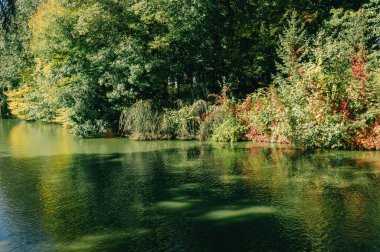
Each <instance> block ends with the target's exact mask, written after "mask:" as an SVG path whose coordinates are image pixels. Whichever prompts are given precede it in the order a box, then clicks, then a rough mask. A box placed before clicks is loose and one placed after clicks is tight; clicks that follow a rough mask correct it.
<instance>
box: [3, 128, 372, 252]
mask: <svg viewBox="0 0 380 252" xmlns="http://www.w3.org/2000/svg"><path fill="white" fill-rule="evenodd" d="M27 127H30V125H28V126H27ZM43 127H45V126H43ZM0 129H1V127H0ZM3 129H4V126H3ZM9 130H10V131H11V129H9ZM9 130H8V131H9ZM17 130H19V129H17ZM30 130H33V128H30ZM0 131H1V130H0ZM13 132H16V131H13ZM36 132H37V131H36ZM54 132H55V131H54V130H53V133H52V134H56V133H54ZM2 134H5V133H2ZM36 134H37V135H36V136H35V137H37V138H39V137H42V136H39V134H40V133H38V132H37V133H36ZM24 137H26V138H27V137H28V134H27V135H24ZM15 140H17V139H13V140H12V141H15ZM0 141H3V142H2V144H3V146H5V143H4V140H0ZM50 141H53V140H50ZM73 141H74V140H67V142H66V143H64V148H68V150H69V149H70V148H71V146H74V148H77V149H76V151H75V153H72V152H66V151H60V149H59V148H60V147H59V144H58V143H55V144H56V145H52V146H57V147H56V148H58V149H56V150H54V151H50V152H49V150H47V149H46V148H45V147H36V148H37V149H38V148H39V150H42V151H45V152H44V155H40V154H39V153H36V155H35V156H33V155H30V152H29V149H30V148H31V147H32V146H33V141H32V140H31V141H30V142H29V143H28V147H27V148H28V149H22V151H20V152H17V151H18V150H15V148H17V144H15V143H19V142H20V143H21V140H20V141H18V140H17V141H16V142H14V143H13V146H12V143H10V145H9V146H10V147H9V148H8V150H5V152H7V153H8V154H6V155H0V250H1V251H20V250H21V251H25V250H27V251H41V250H42V251H43V250H48V251H50V250H58V251H94V250H95V251H104V250H108V251H109V250H111V251H299V250H301V251H305V250H306V251H309V250H317V251H320V250H327V251H330V250H347V251H362V250H378V249H379V247H380V190H379V189H380V188H379V187H380V155H379V153H371V152H366V153H364V152H331V151H330V152H314V153H305V152H302V151H300V150H296V149H292V148H289V147H284V146H265V145H261V146H258V145H254V144H237V145H229V144H217V145H213V144H201V145H194V144H192V143H189V144H188V143H186V144H185V143H182V144H179V143H175V144H173V146H170V143H165V144H166V146H165V149H161V150H158V149H157V148H156V146H155V143H151V146H154V147H152V148H150V149H148V148H146V147H147V146H148V145H147V144H146V143H141V144H142V145H143V146H142V147H141V146H137V145H138V144H140V143H134V144H136V146H135V147H133V148H134V149H133V151H127V152H122V151H121V152H115V148H114V147H110V146H109V143H108V142H107V143H105V144H104V143H100V142H101V141H92V143H93V144H94V143H96V146H98V147H99V146H100V147H101V148H104V150H102V151H96V152H95V153H87V151H88V150H96V148H95V147H96V146H93V147H89V146H88V145H87V143H86V142H84V143H81V145H80V146H79V145H78V143H76V142H75V141H74V142H73ZM117 141H121V143H122V141H125V140H123V139H118V140H117ZM117 141H115V143H116V142H117ZM90 142H91V141H90ZM121 143H119V142H117V144H116V145H117V146H121V145H122V144H121ZM159 144H160V143H159ZM78 146H79V147H78ZM104 146H106V147H104ZM82 147H83V148H84V149H86V153H83V151H82V150H83V149H81V148H82ZM139 150H141V151H139ZM12 151H15V152H16V154H15V155H12ZM57 153H61V154H57ZM26 154H28V155H26ZM48 154H49V155H48Z"/></svg>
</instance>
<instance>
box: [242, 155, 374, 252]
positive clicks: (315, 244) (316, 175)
mask: <svg viewBox="0 0 380 252" xmlns="http://www.w3.org/2000/svg"><path fill="white" fill-rule="evenodd" d="M375 160H379V159H376V158H375ZM378 167H379V166H378V162H373V153H360V154H359V153H358V152H336V153H334V152H328V153H324V152H317V153H300V152H294V153H289V152H288V151H286V150H285V151H284V150H282V149H262V148H261V149H257V148H252V149H251V156H250V157H248V159H247V162H246V164H245V167H244V174H245V178H246V179H245V181H246V183H248V184H250V185H251V186H252V187H253V188H257V187H258V186H259V187H260V186H261V187H264V188H265V189H267V190H268V194H270V197H272V204H274V205H276V206H277V207H278V209H280V210H279V214H278V219H279V222H280V223H281V224H282V226H283V229H284V232H285V233H286V234H287V235H288V236H289V239H292V235H293V234H294V233H296V232H297V229H299V226H301V227H302V230H303V231H302V232H303V233H304V234H305V235H306V237H305V238H306V239H307V241H308V243H309V246H310V247H309V249H312V250H319V249H322V250H323V249H332V248H335V249H342V248H347V249H350V248H353V247H355V246H356V245H357V243H360V242H363V240H362V238H364V237H367V238H368V236H371V233H369V232H368V231H367V230H366V229H367V228H368V226H369V225H368V221H370V220H371V218H373V217H372V216H370V215H371V214H374V212H373V211H371V209H372V208H373V207H376V206H374V205H377V204H378V203H376V202H379V198H378V196H379V193H378V189H379V183H378V182H379V179H378V177H377V176H376V174H377V173H378V172H377V170H378V169H379V168H378ZM267 196H268V195H267ZM377 209H378V208H377ZM342 211H343V212H342ZM376 216H377V214H376ZM359 230H363V232H362V237H361V236H360V235H358V234H360V232H358V231H359ZM299 231H300V230H298V232H299ZM340 235H341V236H343V237H340ZM345 236H346V237H345ZM346 239H348V242H347V240H346ZM343 240H344V241H346V243H343Z"/></svg>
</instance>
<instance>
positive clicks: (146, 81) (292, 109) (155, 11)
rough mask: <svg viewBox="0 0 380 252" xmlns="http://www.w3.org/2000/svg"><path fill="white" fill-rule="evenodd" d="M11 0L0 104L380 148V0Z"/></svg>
mask: <svg viewBox="0 0 380 252" xmlns="http://www.w3.org/2000/svg"><path fill="white" fill-rule="evenodd" d="M1 3H3V6H8V7H7V8H4V7H3V8H1V6H0V10H1V11H0V13H1V16H2V25H3V28H2V30H1V37H0V39H1V41H0V49H1V51H0V62H1V63H2V65H1V69H0V117H7V116H10V115H11V114H12V115H13V116H16V117H18V118H22V119H26V120H39V121H47V122H57V123H60V124H62V125H64V126H65V127H67V128H68V129H70V130H71V131H72V132H74V133H75V134H77V135H81V136H100V135H102V134H104V132H106V131H107V130H110V129H111V130H113V131H118V130H119V132H120V133H121V134H125V135H133V136H135V137H137V138H145V139H159V138H181V139H193V138H200V139H208V138H213V139H215V140H221V141H230V140H243V139H250V140H255V141H266V142H294V143H299V144H302V145H305V146H307V147H333V148H368V149H373V148H378V147H380V146H378V145H380V143H379V141H378V140H377V138H376V137H377V124H378V119H379V118H378V116H379V114H378V110H377V107H378V103H379V101H380V100H379V95H378V93H380V92H379V91H380V88H379V87H377V85H380V84H379V56H378V53H379V43H380V42H379V38H380V36H379V23H380V20H379V5H380V4H379V1H378V0H372V1H327V0H326V1H324V0H304V1H301V0H299V1H297V0H287V1H279V0H247V1H241V0H229V1H211V0H210V1H209V0H202V1H200V0H199V1H198V0H176V1H167V0H125V1H111V0H90V1H77V0H71V1H68V0H45V1H36V0H18V1H15V2H13V1H2V2H1ZM4 3H9V4H8V5H5V4H4ZM12 3H13V5H12ZM12 6H13V7H12ZM10 7H12V8H10ZM7 10H8V11H7ZM9 10H11V11H9ZM6 13H8V14H7V15H5V14H6ZM223 87H225V88H223ZM227 89H228V92H227ZM210 94H219V95H211V96H210ZM233 97H234V98H233ZM246 97H247V99H246V100H245V101H243V100H244V99H245V98H246ZM199 99H201V101H197V100H199ZM204 100H206V101H207V102H205V101H204ZM136 102H137V103H136ZM210 102H211V103H210ZM135 103H136V104H135ZM120 115H122V117H121V120H119V118H120ZM132 118H134V119H132ZM137 122H138V123H137ZM375 126H376V127H375ZM369 139H370V140H369ZM371 141H372V142H373V141H374V144H373V143H371ZM375 145H376V146H375Z"/></svg>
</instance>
